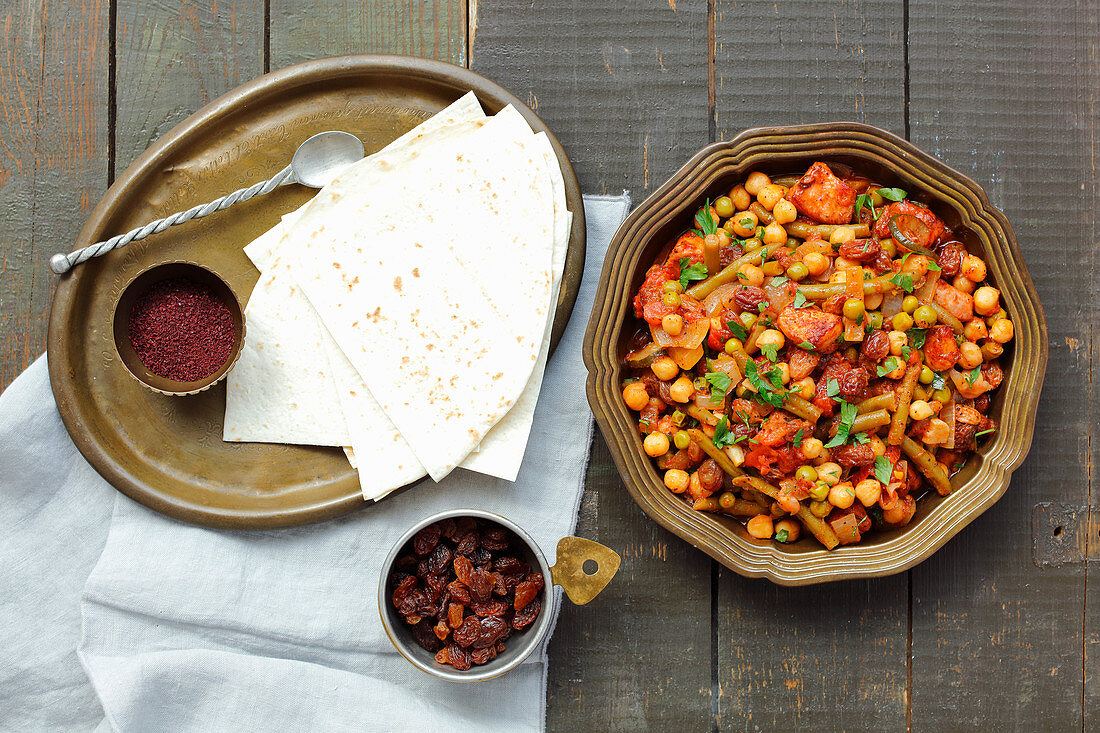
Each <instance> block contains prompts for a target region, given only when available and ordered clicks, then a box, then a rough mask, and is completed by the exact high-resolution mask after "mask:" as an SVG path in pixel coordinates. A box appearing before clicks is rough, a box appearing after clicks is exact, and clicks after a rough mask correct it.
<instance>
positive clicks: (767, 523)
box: [745, 514, 774, 540]
mask: <svg viewBox="0 0 1100 733" xmlns="http://www.w3.org/2000/svg"><path fill="white" fill-rule="evenodd" d="M745 529H746V530H748V533H749V536H751V537H755V538H756V539H758V540H770V539H771V537H772V534H773V531H774V528H773V527H772V518H771V517H769V516H768V515H767V514H757V515H756V516H755V517H753V518H752V519H750V520H749V521H748V522H747V523H746V524H745Z"/></svg>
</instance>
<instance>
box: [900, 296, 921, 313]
mask: <svg viewBox="0 0 1100 733" xmlns="http://www.w3.org/2000/svg"><path fill="white" fill-rule="evenodd" d="M919 305H920V301H919V300H917V296H915V295H906V296H905V297H904V298H902V300H901V309H902V310H903V311H905V312H906V313H908V314H909V315H913V311H915V310H916V309H917V306H919Z"/></svg>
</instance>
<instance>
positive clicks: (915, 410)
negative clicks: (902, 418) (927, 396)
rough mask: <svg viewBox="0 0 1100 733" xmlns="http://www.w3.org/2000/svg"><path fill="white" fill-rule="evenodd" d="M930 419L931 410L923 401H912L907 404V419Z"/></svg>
mask: <svg viewBox="0 0 1100 733" xmlns="http://www.w3.org/2000/svg"><path fill="white" fill-rule="evenodd" d="M928 417H932V408H931V407H930V406H929V405H928V403H927V402H925V401H924V400H913V401H912V402H910V403H909V419H910V420H924V419H925V418H928Z"/></svg>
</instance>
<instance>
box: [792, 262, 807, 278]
mask: <svg viewBox="0 0 1100 733" xmlns="http://www.w3.org/2000/svg"><path fill="white" fill-rule="evenodd" d="M809 276H810V268H808V267H806V263H804V262H795V263H793V264H792V265H791V266H790V267H788V268H787V277H789V278H790V279H792V280H794V281H795V282H801V281H802V280H805V279H806V278H807V277H809Z"/></svg>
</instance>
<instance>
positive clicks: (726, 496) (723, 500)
mask: <svg viewBox="0 0 1100 733" xmlns="http://www.w3.org/2000/svg"><path fill="white" fill-rule="evenodd" d="M727 200H728V199H727ZM736 502H737V496H736V495H735V494H734V493H733V492H732V491H723V492H722V493H721V494H719V495H718V506H720V507H722V508H723V509H726V510H727V511H728V510H730V509H733V505H734V504H735V503H736Z"/></svg>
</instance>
